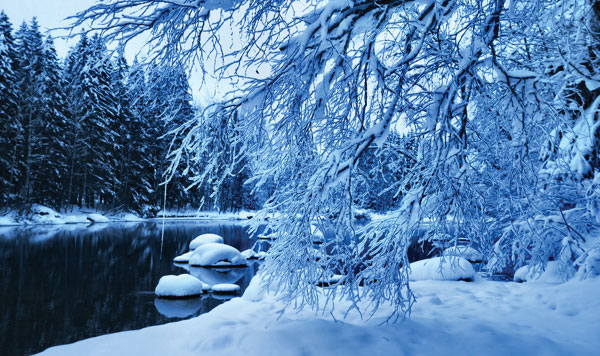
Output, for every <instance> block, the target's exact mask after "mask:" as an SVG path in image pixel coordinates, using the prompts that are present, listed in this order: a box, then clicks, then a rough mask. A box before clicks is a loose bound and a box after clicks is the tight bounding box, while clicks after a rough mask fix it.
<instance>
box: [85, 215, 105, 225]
mask: <svg viewBox="0 0 600 356" xmlns="http://www.w3.org/2000/svg"><path fill="white" fill-rule="evenodd" d="M87 219H88V220H89V221H91V222H92V223H107V222H110V220H108V218H107V217H106V216H104V215H101V214H88V216H87Z"/></svg>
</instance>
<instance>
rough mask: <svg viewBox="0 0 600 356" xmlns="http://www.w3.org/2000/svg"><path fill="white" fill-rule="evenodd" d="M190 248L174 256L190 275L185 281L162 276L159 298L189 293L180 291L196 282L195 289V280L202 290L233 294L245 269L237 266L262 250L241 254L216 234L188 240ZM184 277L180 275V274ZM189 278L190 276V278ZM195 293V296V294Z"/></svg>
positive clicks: (245, 262) (183, 295) (237, 288)
mask: <svg viewBox="0 0 600 356" xmlns="http://www.w3.org/2000/svg"><path fill="white" fill-rule="evenodd" d="M189 246H190V251H188V252H186V253H184V254H182V255H179V256H177V257H175V258H174V259H173V262H174V263H175V264H176V265H177V266H178V267H184V268H185V269H186V270H188V271H189V273H190V275H185V276H187V277H183V278H185V280H184V279H183V278H180V279H179V280H175V279H173V278H172V277H174V276H166V277H169V278H168V279H167V280H166V281H163V278H166V277H163V278H161V280H160V281H159V285H158V286H157V287H156V291H155V292H156V295H157V296H159V297H170V298H179V297H186V296H188V295H187V294H185V293H183V294H182V293H181V291H182V290H188V288H191V287H190V285H193V284H195V285H196V292H198V286H199V285H198V283H196V282H194V281H192V279H193V280H195V281H198V282H200V283H201V284H202V286H203V289H202V290H203V291H207V290H208V291H211V292H212V293H213V294H221V295H235V294H237V293H238V292H239V290H240V287H239V286H238V285H236V284H235V283H236V282H237V281H239V280H240V278H241V277H242V276H243V274H244V269H243V268H240V267H246V266H247V259H262V258H264V254H265V253H264V252H255V251H253V250H246V251H244V253H241V252H240V251H238V250H237V249H236V248H235V247H232V246H229V245H225V244H224V239H223V237H221V236H219V235H216V234H202V235H199V236H197V237H196V238H194V239H193V240H192V241H191V242H190V245H189ZM182 276H183V275H182ZM190 278H192V279H190ZM195 295H198V293H196V294H195Z"/></svg>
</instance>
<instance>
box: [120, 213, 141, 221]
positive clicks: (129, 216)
mask: <svg viewBox="0 0 600 356" xmlns="http://www.w3.org/2000/svg"><path fill="white" fill-rule="evenodd" d="M119 220H121V221H128V222H136V221H143V220H144V219H142V218H140V217H139V216H136V215H133V214H129V213H127V214H125V215H123V216H121V217H120V218H119Z"/></svg>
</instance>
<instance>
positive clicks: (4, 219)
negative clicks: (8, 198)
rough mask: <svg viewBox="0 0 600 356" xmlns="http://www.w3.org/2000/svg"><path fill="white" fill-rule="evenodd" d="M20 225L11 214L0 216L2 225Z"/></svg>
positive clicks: (0, 224)
mask: <svg viewBox="0 0 600 356" xmlns="http://www.w3.org/2000/svg"><path fill="white" fill-rule="evenodd" d="M9 225H18V224H17V222H16V221H15V220H14V219H13V217H12V216H10V215H5V216H0V226H9Z"/></svg>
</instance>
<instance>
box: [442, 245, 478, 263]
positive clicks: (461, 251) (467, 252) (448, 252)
mask: <svg viewBox="0 0 600 356" xmlns="http://www.w3.org/2000/svg"><path fill="white" fill-rule="evenodd" d="M443 255H444V256H457V257H462V258H464V259H465V260H467V261H469V262H481V260H482V259H483V257H482V255H481V252H479V251H477V250H476V249H474V248H473V247H470V246H452V247H449V248H447V249H445V250H444V253H443Z"/></svg>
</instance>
